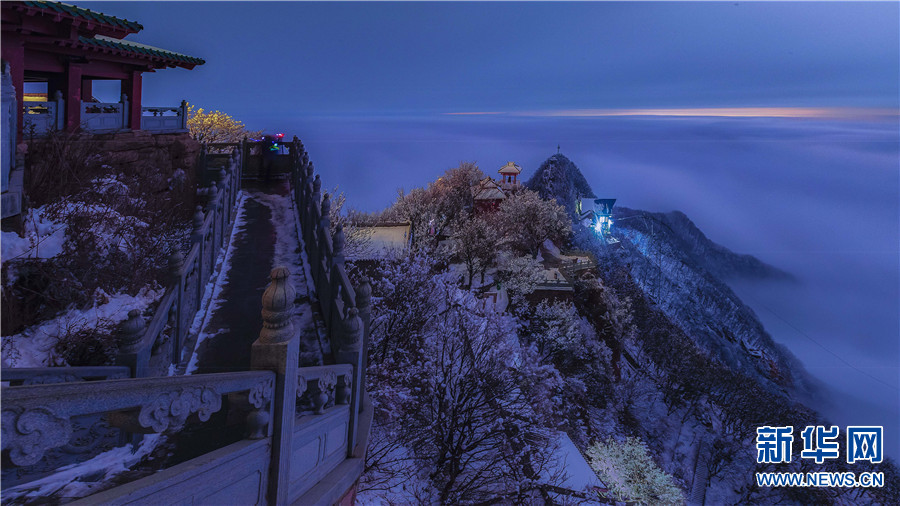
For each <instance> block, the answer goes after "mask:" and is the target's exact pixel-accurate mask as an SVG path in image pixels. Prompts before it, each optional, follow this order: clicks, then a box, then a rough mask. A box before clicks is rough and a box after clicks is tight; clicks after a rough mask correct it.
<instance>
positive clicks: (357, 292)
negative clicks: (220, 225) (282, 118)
mask: <svg viewBox="0 0 900 506" xmlns="http://www.w3.org/2000/svg"><path fill="white" fill-rule="evenodd" d="M289 146H290V154H291V159H292V165H293V169H292V173H291V183H292V187H293V197H294V201H295V202H296V208H297V213H298V220H299V223H300V229H301V234H302V236H303V237H302V238H303V243H304V246H305V251H306V255H307V259H308V261H309V269H310V274H311V277H312V281H313V285H314V287H315V292H316V295H317V297H318V300H319V305H320V310H321V316H322V320H323V322H324V324H325V332H326V335H327V336H328V342H329V344H330V348H331V353H332V355H333V358H334V361H335V362H336V363H344V364H352V365H353V366H354V370H355V371H357V373H356V374H354V378H353V388H352V391H353V397H352V399H351V403H350V404H351V417H352V418H351V448H355V445H356V444H357V443H359V442H361V441H359V440H358V439H357V438H358V434H357V432H356V424H357V423H358V418H359V413H360V412H361V411H362V409H361V404H362V402H363V393H364V388H363V387H364V385H365V384H366V383H365V374H366V350H368V345H369V327H370V323H371V287H370V283H369V280H368V278H362V279H361V280H360V284H359V286H356V287H354V286H353V285H352V284H351V282H350V278H349V276H348V275H347V270H346V268H345V266H344V244H345V239H344V231H343V229H342V228H341V226H340V225H338V226H337V227H335V229H334V230H332V227H331V220H330V218H329V213H330V212H331V200H330V198H329V196H328V194H325V195H324V196H322V194H321V190H322V181H321V179H320V178H319V176H318V175H314V168H313V164H312V162H311V161H310V160H309V154H308V153H307V152H306V150H305V149H304V147H303V143H302V142H300V140H299V139H297V138H296V137H294V139H293V141H292V142H291V143H290V144H289ZM363 439H365V437H364V438H363ZM354 451H356V450H354ZM361 451H362V452H363V453H364V452H365V448H362V449H361ZM358 453H359V452H357V454H358Z"/></svg>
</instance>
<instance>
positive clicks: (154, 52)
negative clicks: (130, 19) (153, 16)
mask: <svg viewBox="0 0 900 506" xmlns="http://www.w3.org/2000/svg"><path fill="white" fill-rule="evenodd" d="M78 41H79V42H81V43H83V44H88V45H92V46H98V47H107V48H110V49H118V50H120V51H128V52H130V53H136V54H142V55H147V56H155V57H157V58H163V59H166V60H170V61H172V62H175V63H184V64H188V65H203V64H204V63H206V61H204V60H203V59H202V58H197V57H194V56H188V55H186V54H181V53H175V52H173V51H167V50H165V49H160V48H158V47H153V46H148V45H145V44H139V43H137V42H131V41H128V40H122V39H114V38H112V37H104V36H102V35H97V36H96V37H94V38H87V37H78Z"/></svg>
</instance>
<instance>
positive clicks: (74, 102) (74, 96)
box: [66, 63, 81, 132]
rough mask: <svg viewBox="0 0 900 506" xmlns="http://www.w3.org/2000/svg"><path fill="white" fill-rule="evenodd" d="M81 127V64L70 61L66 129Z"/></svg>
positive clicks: (67, 71) (71, 129) (67, 72)
mask: <svg viewBox="0 0 900 506" xmlns="http://www.w3.org/2000/svg"><path fill="white" fill-rule="evenodd" d="M79 128H81V66H80V65H77V64H73V63H69V65H68V68H67V69H66V130H68V131H70V132H74V131H75V130H78V129H79Z"/></svg>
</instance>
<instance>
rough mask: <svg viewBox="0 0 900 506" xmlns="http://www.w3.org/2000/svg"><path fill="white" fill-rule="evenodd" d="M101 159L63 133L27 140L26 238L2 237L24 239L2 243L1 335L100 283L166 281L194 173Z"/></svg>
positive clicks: (133, 285)
mask: <svg viewBox="0 0 900 506" xmlns="http://www.w3.org/2000/svg"><path fill="white" fill-rule="evenodd" d="M105 156H106V154H105V153H102V152H98V150H97V146H96V145H95V144H94V143H92V142H91V141H90V140H87V139H85V138H83V137H78V136H73V135H69V134H65V133H55V134H52V135H50V136H49V137H47V138H46V139H40V140H32V142H31V143H30V145H29V151H28V158H27V170H26V178H27V179H26V194H27V195H28V197H29V199H30V200H29V204H30V205H31V207H32V208H31V209H30V210H29V212H28V213H26V214H25V217H26V220H27V223H25V231H26V237H24V238H17V237H12V236H11V234H4V237H3V239H4V243H6V242H7V240H8V239H12V240H11V241H9V243H10V244H15V245H16V246H21V247H18V248H15V251H13V249H8V248H7V247H6V244H4V252H3V253H4V255H3V270H2V285H3V313H4V318H3V329H2V330H3V335H4V336H8V335H12V334H15V333H18V332H21V331H22V330H23V329H24V328H26V327H27V326H29V325H33V324H35V323H38V322H40V321H43V320H46V319H49V318H52V317H53V316H54V315H56V314H58V313H60V312H62V311H65V310H68V309H71V308H83V307H87V306H88V305H89V304H90V302H91V297H92V294H94V293H95V291H97V290H98V289H99V290H101V291H104V292H106V293H110V294H115V293H121V292H127V293H131V294H134V293H137V292H138V291H139V290H140V289H141V288H143V287H156V286H164V285H165V284H166V283H167V282H168V279H167V274H168V269H167V262H168V257H169V255H170V253H171V252H172V250H173V249H174V248H176V247H178V248H182V249H184V248H185V247H186V246H187V245H188V244H189V240H190V239H189V237H190V231H191V216H192V213H193V209H194V188H193V181H192V180H190V177H191V174H192V173H193V171H187V173H185V171H180V173H179V174H180V176H179V175H177V174H175V173H166V172H164V171H162V170H157V171H152V170H151V171H147V170H142V171H138V170H136V169H128V170H120V169H119V168H116V167H113V166H110V165H108V164H106V163H105V160H104V158H105ZM179 177H180V179H179ZM51 246H52V247H51ZM13 253H14V256H13V255H11V254H13ZM8 254H10V255H8Z"/></svg>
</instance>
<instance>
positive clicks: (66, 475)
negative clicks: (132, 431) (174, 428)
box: [3, 434, 162, 504]
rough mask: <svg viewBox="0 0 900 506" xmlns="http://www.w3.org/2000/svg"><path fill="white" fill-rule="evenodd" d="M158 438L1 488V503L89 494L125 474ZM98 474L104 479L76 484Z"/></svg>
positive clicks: (155, 435)
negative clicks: (82, 478)
mask: <svg viewBox="0 0 900 506" xmlns="http://www.w3.org/2000/svg"><path fill="white" fill-rule="evenodd" d="M161 437H162V435H161V434H150V435H147V436H144V438H143V440H141V442H140V444H139V445H138V446H137V448H136V449H135V448H133V446H132V445H131V444H130V443H129V444H127V445H125V446H122V447H119V448H113V449H112V450H109V451H107V452H103V453H101V454H100V455H97V456H96V457H94V458H92V459H90V460H88V461H85V462H81V463H77V464H72V465H68V466H64V467H61V468H59V469H57V471H56V472H55V473H53V474H51V475H49V476H45V477H44V478H41V479H39V480H35V481H32V482H29V483H25V484H22V485H19V486H17V487H13V488H8V489H4V490H3V503H4V504H10V503H19V502H25V500H39V501H42V500H46V499H47V498H49V497H51V496H57V497H69V498H77V497H84V496H87V495H89V494H92V493H94V489H95V488H97V487H98V486H100V485H102V484H104V483H106V482H108V481H109V480H111V479H112V478H114V477H115V476H116V475H117V474H119V473H121V472H123V471H127V470H128V468H130V467H131V466H133V465H134V464H136V463H138V462H139V461H140V460H141V459H143V458H144V457H145V456H146V455H148V454H149V453H150V452H151V451H153V449H154V448H156V445H157V443H158V442H159V441H160V438H161ZM97 473H103V478H100V479H97V478H96V477H92V481H90V482H82V481H77V480H78V479H79V478H81V477H84V476H91V475H96V474H97ZM17 499H18V500H17Z"/></svg>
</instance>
